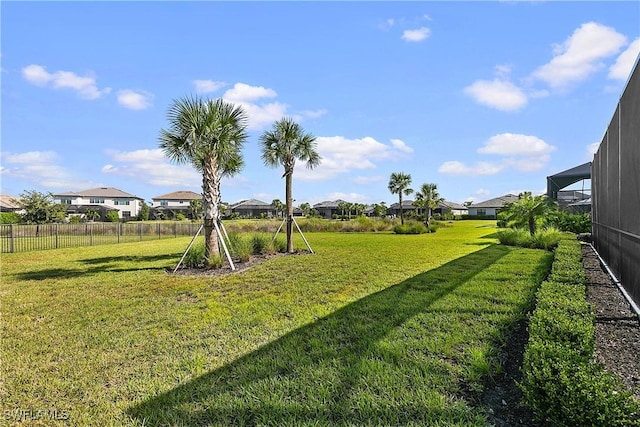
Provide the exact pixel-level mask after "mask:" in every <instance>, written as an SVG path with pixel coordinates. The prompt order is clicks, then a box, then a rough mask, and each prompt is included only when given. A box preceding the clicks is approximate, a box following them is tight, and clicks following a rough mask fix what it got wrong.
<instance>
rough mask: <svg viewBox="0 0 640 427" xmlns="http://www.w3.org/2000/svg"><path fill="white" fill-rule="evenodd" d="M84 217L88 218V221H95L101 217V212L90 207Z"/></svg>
mask: <svg viewBox="0 0 640 427" xmlns="http://www.w3.org/2000/svg"><path fill="white" fill-rule="evenodd" d="M84 217H85V218H87V221H90V222H93V221H95V220H97V219H100V212H99V211H98V209H96V208H88V209H87V211H86V212H85V213H84Z"/></svg>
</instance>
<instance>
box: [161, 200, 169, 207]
mask: <svg viewBox="0 0 640 427" xmlns="http://www.w3.org/2000/svg"><path fill="white" fill-rule="evenodd" d="M160 206H169V202H168V201H167V200H160Z"/></svg>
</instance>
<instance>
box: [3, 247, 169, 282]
mask: <svg viewBox="0 0 640 427" xmlns="http://www.w3.org/2000/svg"><path fill="white" fill-rule="evenodd" d="M180 255H181V254H179V253H175V254H163V255H149V256H105V257H99V258H89V259H83V260H79V261H78V263H80V264H85V265H90V266H91V267H89V268H87V267H83V266H80V267H78V268H47V269H43V270H33V271H21V272H20V273H16V274H15V275H14V277H15V278H16V279H17V280H46V279H68V278H74V277H82V276H91V275H94V274H98V273H104V272H105V271H109V272H114V273H117V272H126V271H144V270H166V268H167V266H166V265H162V266H158V267H142V266H141V265H144V264H145V263H150V262H156V261H165V260H167V261H168V260H174V261H176V260H178V259H180ZM127 263H134V264H133V265H127ZM74 264H75V263H74Z"/></svg>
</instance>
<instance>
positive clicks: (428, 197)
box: [414, 184, 444, 228]
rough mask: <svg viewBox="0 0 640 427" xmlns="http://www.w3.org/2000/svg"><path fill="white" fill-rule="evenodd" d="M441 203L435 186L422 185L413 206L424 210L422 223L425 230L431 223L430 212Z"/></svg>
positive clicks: (441, 200)
mask: <svg viewBox="0 0 640 427" xmlns="http://www.w3.org/2000/svg"><path fill="white" fill-rule="evenodd" d="M442 202H444V199H443V198H442V197H440V194H438V186H437V185H436V184H422V186H421V187H420V191H418V192H417V193H416V201H415V202H414V205H418V206H420V207H422V208H424V209H426V212H425V214H424V223H425V225H426V226H427V228H428V227H429V224H430V223H431V210H432V209H437V208H438V206H440V203H442Z"/></svg>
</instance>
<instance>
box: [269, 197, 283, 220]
mask: <svg viewBox="0 0 640 427" xmlns="http://www.w3.org/2000/svg"><path fill="white" fill-rule="evenodd" d="M271 207H272V208H273V210H274V211H275V212H276V217H278V216H280V212H282V213H283V214H284V207H285V206H284V203H282V202H281V201H280V199H273V201H272V202H271Z"/></svg>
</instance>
